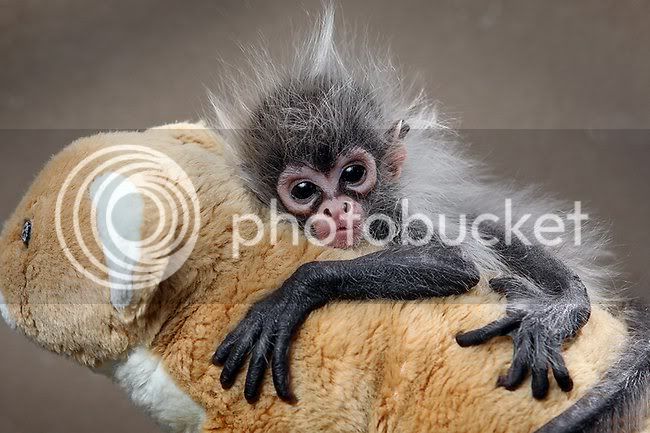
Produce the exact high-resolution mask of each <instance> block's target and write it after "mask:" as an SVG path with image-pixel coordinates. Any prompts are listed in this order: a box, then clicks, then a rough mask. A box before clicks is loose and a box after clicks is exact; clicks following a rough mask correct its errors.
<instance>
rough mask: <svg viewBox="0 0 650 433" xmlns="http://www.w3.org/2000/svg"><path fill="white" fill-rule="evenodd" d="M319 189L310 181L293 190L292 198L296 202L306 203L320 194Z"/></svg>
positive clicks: (303, 182)
mask: <svg viewBox="0 0 650 433" xmlns="http://www.w3.org/2000/svg"><path fill="white" fill-rule="evenodd" d="M319 192H320V190H319V189H318V187H317V186H316V185H315V184H314V183H312V182H309V181H306V180H304V181H302V182H300V183H298V184H296V185H295V186H294V187H293V188H291V197H292V198H293V199H295V200H298V201H302V202H306V201H309V200H311V199H312V198H313V197H314V196H315V195H317V194H319Z"/></svg>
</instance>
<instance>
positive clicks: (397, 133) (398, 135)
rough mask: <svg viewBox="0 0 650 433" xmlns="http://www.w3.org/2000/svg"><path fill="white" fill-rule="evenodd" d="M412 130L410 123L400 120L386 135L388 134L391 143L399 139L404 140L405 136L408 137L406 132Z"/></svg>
mask: <svg viewBox="0 0 650 433" xmlns="http://www.w3.org/2000/svg"><path fill="white" fill-rule="evenodd" d="M410 130H411V127H410V126H409V124H408V123H406V122H404V121H403V120H400V121H398V122H396V123H395V124H394V125H393V126H392V128H390V129H389V130H388V131H387V132H386V135H387V136H388V140H389V141H390V142H391V143H395V142H397V141H399V140H402V139H403V138H404V137H406V134H408V133H409V131H410Z"/></svg>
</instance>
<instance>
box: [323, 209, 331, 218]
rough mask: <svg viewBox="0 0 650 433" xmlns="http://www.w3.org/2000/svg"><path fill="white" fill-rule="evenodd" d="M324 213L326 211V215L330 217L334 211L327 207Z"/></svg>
mask: <svg viewBox="0 0 650 433" xmlns="http://www.w3.org/2000/svg"><path fill="white" fill-rule="evenodd" d="M323 213H324V214H325V215H327V216H328V217H331V216H332V212H331V211H330V210H329V208H325V210H324V211H323Z"/></svg>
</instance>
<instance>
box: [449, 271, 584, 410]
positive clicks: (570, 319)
mask: <svg viewBox="0 0 650 433" xmlns="http://www.w3.org/2000/svg"><path fill="white" fill-rule="evenodd" d="M572 283H573V284H582V283H581V282H580V280H579V279H578V278H577V277H576V278H575V279H574V280H573V282H572ZM532 286H533V285H532V284H531V283H529V282H528V281H527V280H524V279H521V278H517V277H505V278H495V279H493V280H491V281H490V287H492V289H494V290H495V291H497V292H498V293H502V294H505V296H506V299H507V301H508V305H507V308H506V317H504V318H502V319H499V320H496V321H494V322H492V323H490V324H488V325H486V326H484V327H482V328H479V329H475V330H473V331H469V332H465V333H461V334H459V335H457V336H456V341H457V342H458V344H459V345H460V346H462V347H468V346H475V345H479V344H483V343H485V342H487V341H488V340H490V339H492V338H493V337H496V336H503V335H510V336H512V339H513V343H514V355H513V359H512V364H511V365H510V369H509V371H508V373H507V374H506V375H505V376H501V377H499V380H498V382H497V383H498V385H499V386H503V387H504V388H506V389H507V390H510V391H512V390H514V389H516V388H517V387H518V386H519V385H521V383H522V382H523V381H524V379H525V378H526V375H527V373H528V371H529V370H530V371H531V374H532V392H533V397H534V398H536V399H543V398H545V397H546V396H547V395H548V390H549V380H548V370H549V367H550V369H551V371H552V372H553V376H554V377H555V380H556V381H557V383H558V385H559V386H560V389H562V390H563V391H565V392H568V391H570V390H571V389H572V388H573V381H572V380H571V376H570V375H569V371H568V370H567V368H566V365H565V363H564V359H563V358H562V344H563V343H564V342H565V341H566V340H568V339H571V338H573V337H575V335H576V334H577V332H578V330H580V328H581V327H582V326H584V325H585V323H587V320H588V319H589V315H590V312H591V310H590V306H589V304H588V303H585V302H576V301H573V300H571V299H566V298H562V297H559V298H557V299H552V298H550V297H549V296H548V295H543V294H540V290H539V288H536V287H532ZM535 293H537V294H539V296H535V295H532V296H531V294H535Z"/></svg>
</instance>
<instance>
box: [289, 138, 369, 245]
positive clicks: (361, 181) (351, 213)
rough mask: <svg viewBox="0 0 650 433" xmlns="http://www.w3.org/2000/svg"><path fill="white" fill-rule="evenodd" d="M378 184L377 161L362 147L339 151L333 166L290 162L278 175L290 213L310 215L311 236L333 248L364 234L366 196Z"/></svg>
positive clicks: (348, 242) (307, 216)
mask: <svg viewBox="0 0 650 433" xmlns="http://www.w3.org/2000/svg"><path fill="white" fill-rule="evenodd" d="M376 186H377V163H376V160H375V158H374V157H373V156H372V155H371V154H370V153H369V152H367V151H366V150H364V149H362V148H353V149H352V150H350V151H349V152H346V153H345V154H342V155H340V156H339V157H338V158H337V159H336V161H335V162H334V164H333V165H332V168H331V169H330V170H329V171H327V172H323V171H319V170H317V169H315V168H313V167H310V166H309V165H307V164H291V165H289V166H287V167H286V168H285V170H284V171H283V172H282V174H281V175H280V177H279V179H278V184H277V193H278V197H279V198H280V200H281V201H282V204H283V205H284V207H285V208H286V209H287V210H288V211H289V212H291V213H292V214H293V215H296V216H298V217H302V218H303V219H304V220H307V219H309V218H310V217H312V218H311V219H310V221H311V222H310V223H309V225H310V228H311V229H312V232H313V234H314V236H315V237H316V238H317V239H319V240H320V241H323V242H325V243H326V244H327V245H329V246H332V247H335V248H347V247H351V246H353V245H355V244H356V243H357V242H358V241H359V240H360V239H361V235H362V234H363V225H364V222H365V219H366V217H367V212H368V209H366V207H365V206H364V204H365V203H366V197H367V196H368V195H369V194H371V193H372V191H373V190H374V189H375V188H376Z"/></svg>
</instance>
